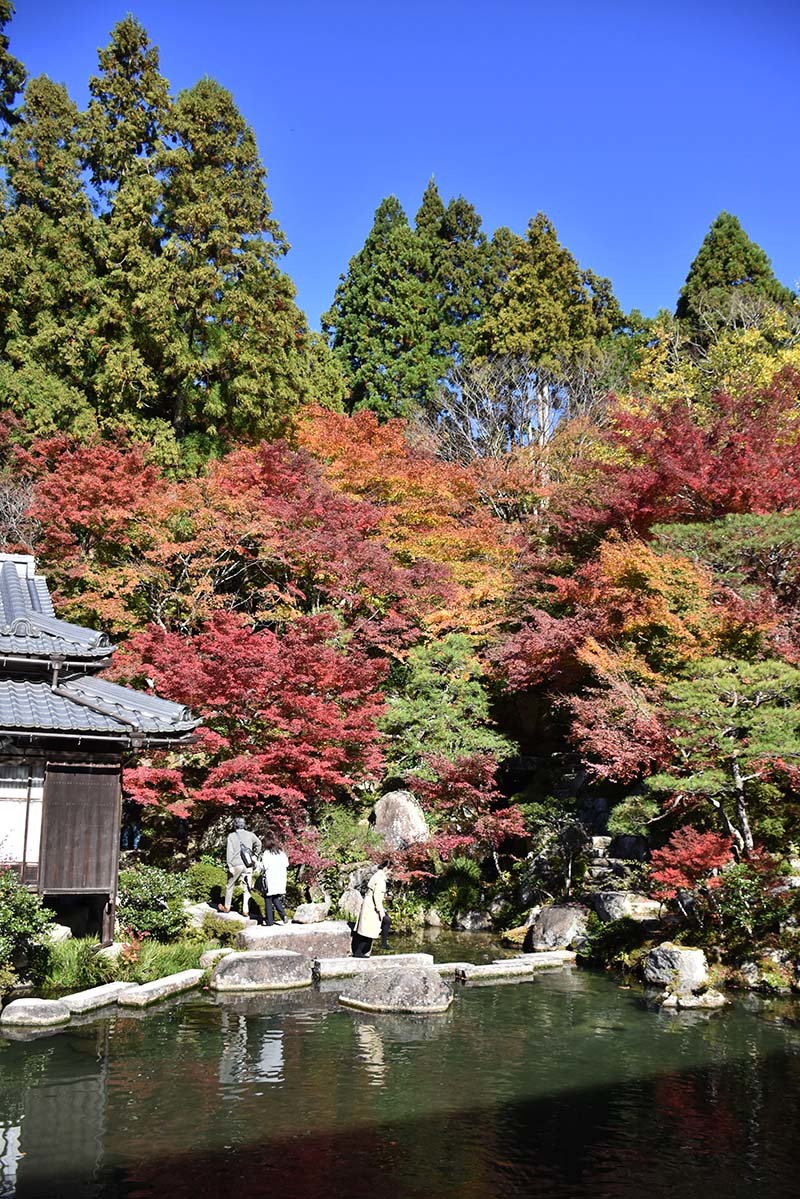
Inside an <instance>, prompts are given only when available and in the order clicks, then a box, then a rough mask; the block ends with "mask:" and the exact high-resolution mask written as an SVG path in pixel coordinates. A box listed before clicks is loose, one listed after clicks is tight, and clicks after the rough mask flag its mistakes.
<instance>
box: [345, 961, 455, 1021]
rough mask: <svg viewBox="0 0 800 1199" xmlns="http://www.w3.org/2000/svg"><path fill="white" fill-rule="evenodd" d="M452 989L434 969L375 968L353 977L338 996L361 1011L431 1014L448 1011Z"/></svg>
mask: <svg viewBox="0 0 800 1199" xmlns="http://www.w3.org/2000/svg"><path fill="white" fill-rule="evenodd" d="M452 1002H453V992H452V990H451V988H450V987H448V985H447V983H444V982H442V980H441V978H440V977H439V975H438V974H437V973H436V971H435V970H431V969H422V970H420V969H413V970H398V969H397V968H394V969H391V970H376V971H375V972H374V973H372V974H362V975H361V976H360V977H359V978H356V979H354V980H353V981H352V982H351V983H350V984H349V987H348V990H347V991H346V992H345V993H343V994H341V995H340V996H339V1003H341V1004H342V1005H343V1006H344V1007H352V1008H356V1009H357V1010H358V1011H360V1012H406V1013H409V1014H411V1015H414V1016H429V1015H435V1014H437V1013H439V1012H446V1011H447V1009H448V1008H449V1006H450V1004H451V1003H452Z"/></svg>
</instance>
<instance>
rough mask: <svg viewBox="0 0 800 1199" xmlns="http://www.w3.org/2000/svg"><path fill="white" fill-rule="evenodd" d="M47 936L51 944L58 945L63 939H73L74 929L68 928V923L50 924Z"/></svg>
mask: <svg viewBox="0 0 800 1199" xmlns="http://www.w3.org/2000/svg"><path fill="white" fill-rule="evenodd" d="M45 936H46V937H47V940H48V941H49V942H50V944H51V945H58V944H59V942H61V941H71V940H72V929H71V928H67V926H66V924H51V925H49V926H48V928H47V931H46V933H45Z"/></svg>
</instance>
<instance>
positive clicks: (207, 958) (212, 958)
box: [198, 949, 233, 970]
mask: <svg viewBox="0 0 800 1199" xmlns="http://www.w3.org/2000/svg"><path fill="white" fill-rule="evenodd" d="M229 953H233V950H232V949H207V950H206V951H205V953H201V954H200V961H199V963H198V964H199V966H200V969H201V970H210V969H211V967H212V966H216V964H217V962H219V961H220V960H221V959H222V958H226V957H227V956H228V954H229Z"/></svg>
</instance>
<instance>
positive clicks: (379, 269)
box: [322, 196, 440, 417]
mask: <svg viewBox="0 0 800 1199" xmlns="http://www.w3.org/2000/svg"><path fill="white" fill-rule="evenodd" d="M430 269H431V268H430V260H429V258H428V256H427V255H426V253H425V250H424V248H423V246H421V244H420V241H419V239H417V238H416V237H415V235H414V233H413V232H412V230H411V228H410V226H409V223H408V219H407V217H406V215H405V213H404V212H403V209H402V207H401V205H400V202H399V201H398V200H397V199H396V198H395V197H394V196H390V197H388V199H385V200H383V201H382V202H381V204H380V205H379V207H378V209H377V210H376V212H375V220H374V223H373V226H372V229H371V230H370V232H369V234H368V236H367V240H366V241H365V243H364V246H363V248H362V249H361V250H360V251H359V252H358V254H356V255H355V257H353V258H351V260H350V264H349V266H348V270H347V274H346V275H345V276H344V277H343V278H342V280H341V282H340V283H339V286H338V287H337V288H336V294H335V296H334V299H333V304H332V305H331V307H330V309H329V310H328V311H327V312H326V313H325V314H324V316H323V318H322V327H323V330H324V331H325V333H326V334H327V335H328V338H329V340H330V345H331V347H332V349H333V351H334V354H335V355H336V357H337V358H338V359H339V362H340V363H341V366H342V370H343V372H344V374H345V376H346V378H347V380H348V383H349V386H350V398H349V401H348V407H349V408H350V410H351V411H354V410H355V411H357V410H359V409H371V410H372V411H373V412H377V413H378V414H379V415H380V416H382V417H390V416H403V415H410V414H411V413H412V412H413V411H414V409H415V407H416V406H417V405H418V404H420V403H423V402H424V401H425V400H426V399H428V398H429V397H431V396H432V395H433V390H434V387H435V384H436V380H437V378H438V376H439V373H440V366H439V364H438V362H437V358H436V354H435V340H436V307H435V293H434V289H433V285H432V283H431V280H430Z"/></svg>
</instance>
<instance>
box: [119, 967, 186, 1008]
mask: <svg viewBox="0 0 800 1199" xmlns="http://www.w3.org/2000/svg"><path fill="white" fill-rule="evenodd" d="M204 973H205V971H203V970H181V971H180V973H178V974H168V975H166V977H165V978H157V979H155V981H154V982H151V983H142V985H141V986H140V987H130V988H129V989H128V990H127V991H123V992H122V994H121V995H120V996H119V998H118V999H117V1003H118V1004H119V1005H120V1007H147V1006H148V1005H149V1004H151V1003H158V1001H159V999H168V998H169V997H170V996H171V995H180V994H181V993H182V992H183V991H191V990H193V989H194V987H197V986H199V984H200V981H201V979H202V977H203V975H204Z"/></svg>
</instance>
